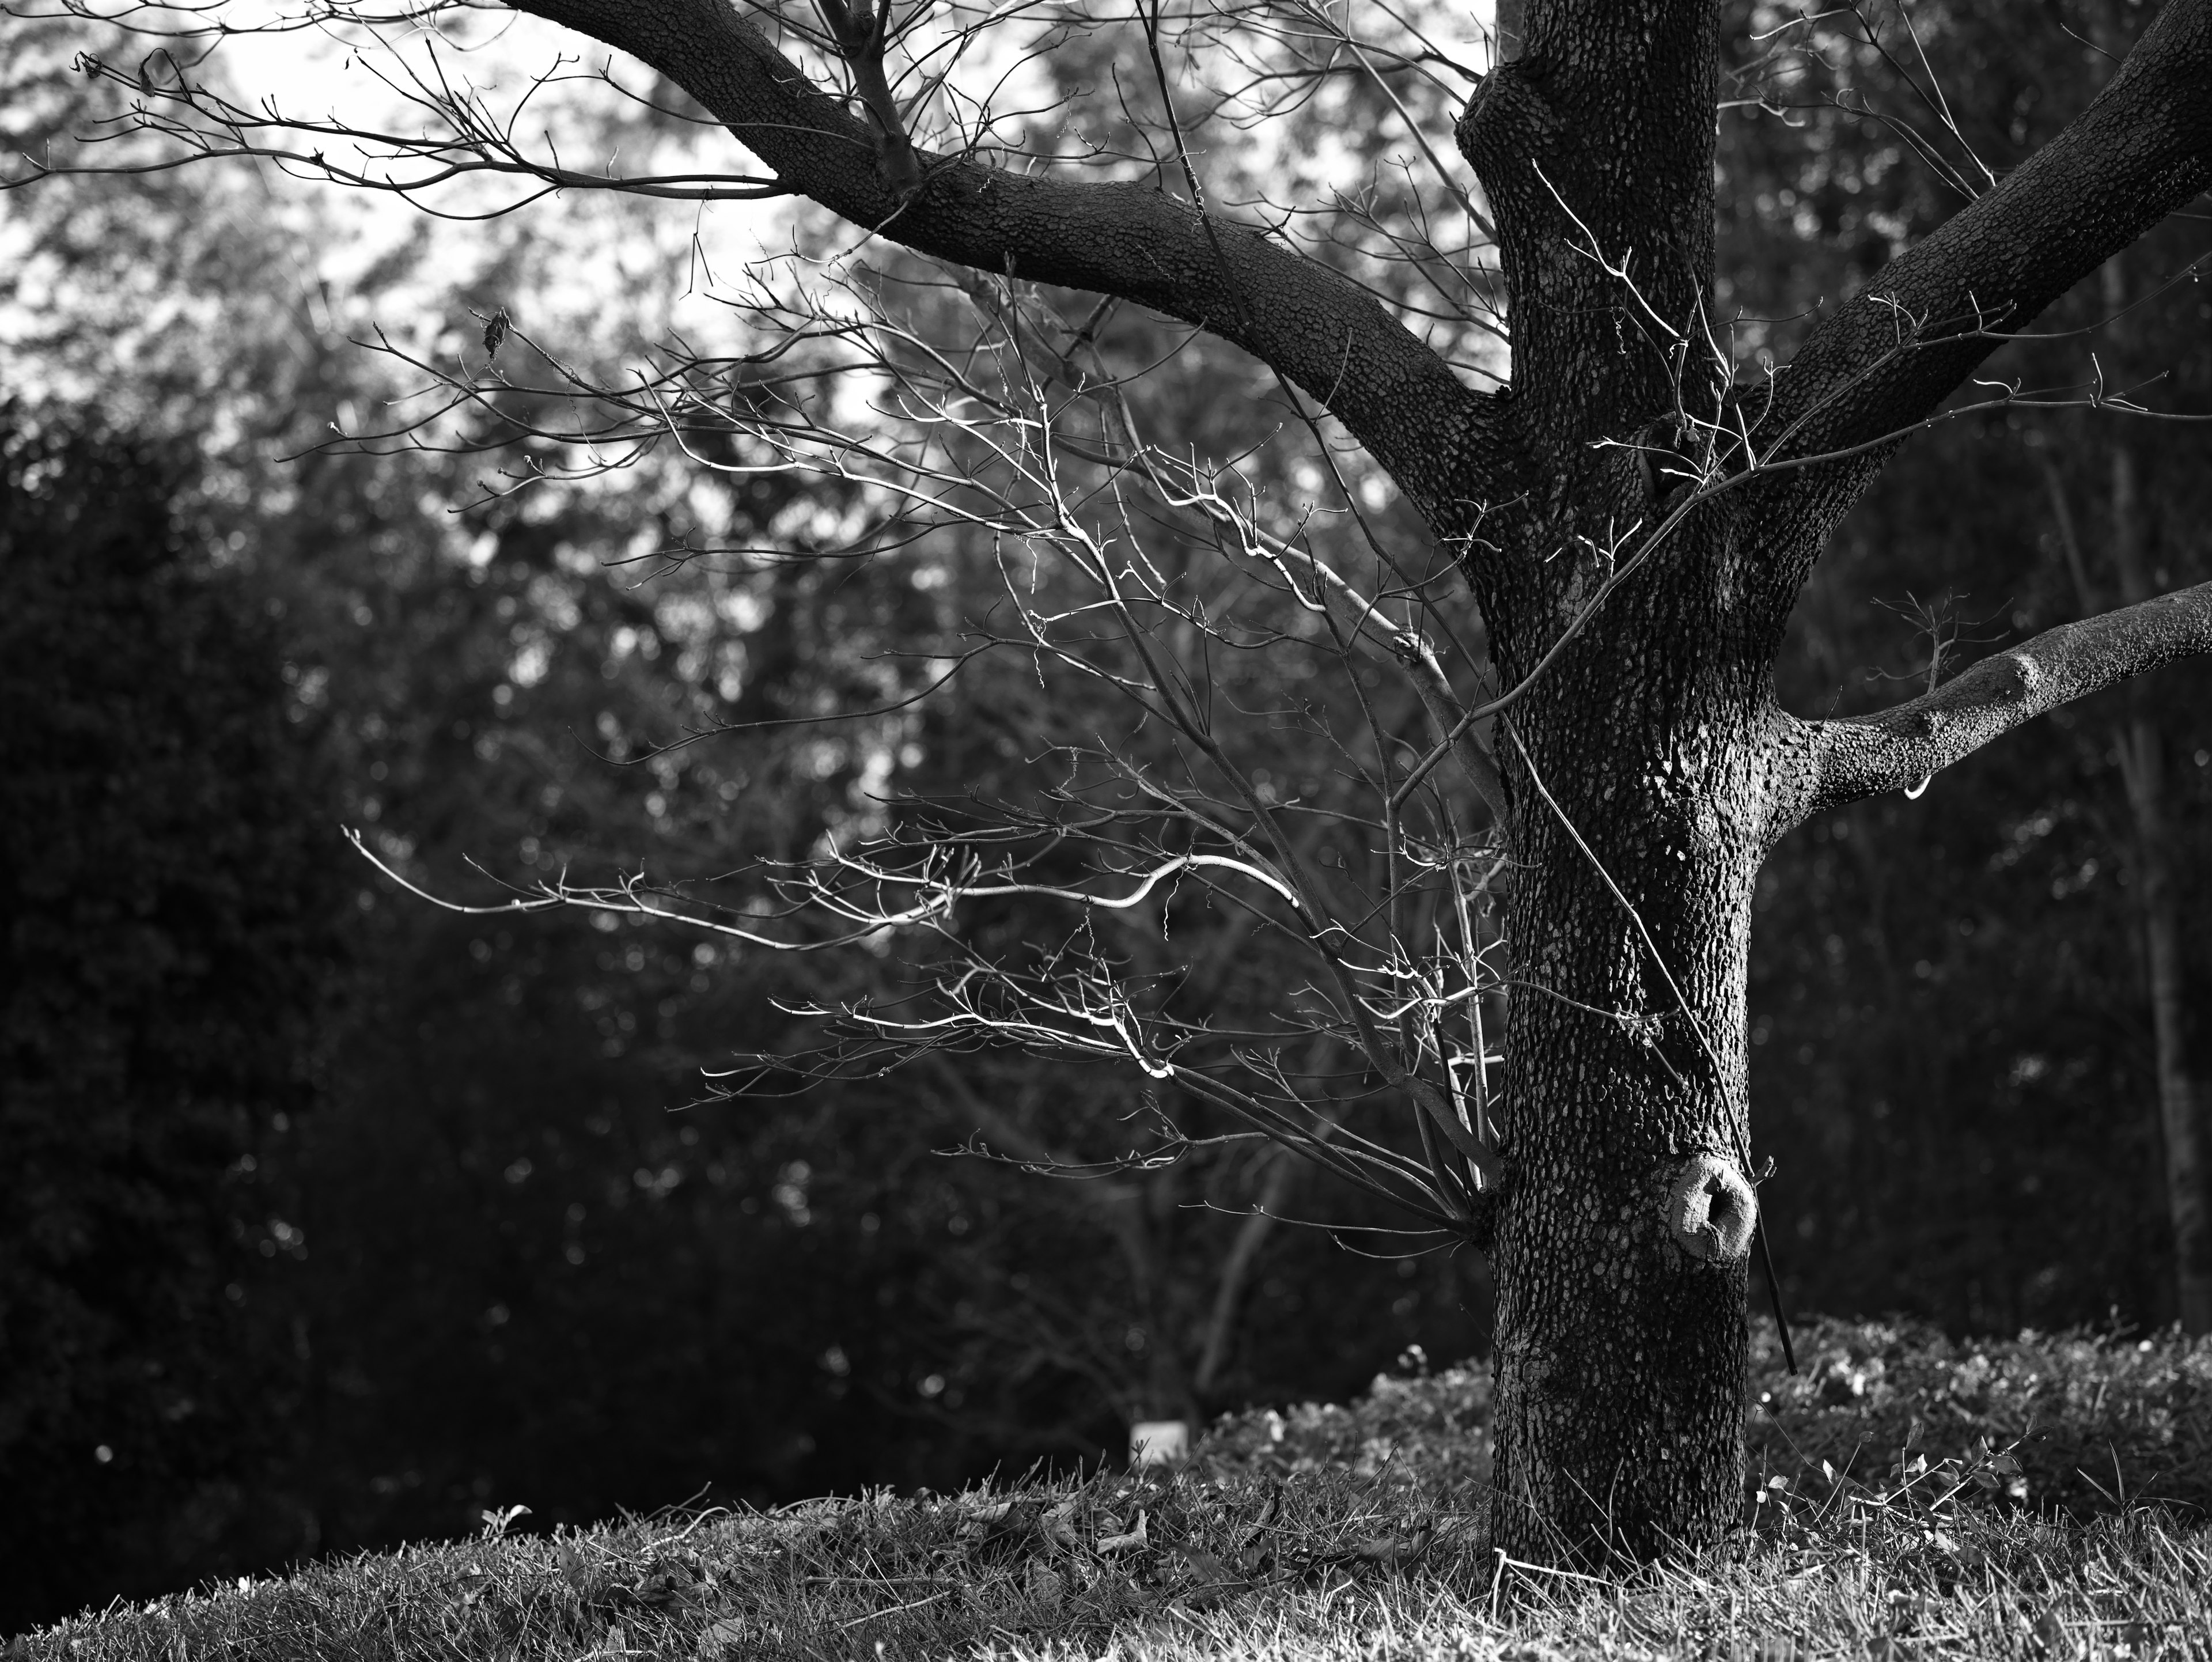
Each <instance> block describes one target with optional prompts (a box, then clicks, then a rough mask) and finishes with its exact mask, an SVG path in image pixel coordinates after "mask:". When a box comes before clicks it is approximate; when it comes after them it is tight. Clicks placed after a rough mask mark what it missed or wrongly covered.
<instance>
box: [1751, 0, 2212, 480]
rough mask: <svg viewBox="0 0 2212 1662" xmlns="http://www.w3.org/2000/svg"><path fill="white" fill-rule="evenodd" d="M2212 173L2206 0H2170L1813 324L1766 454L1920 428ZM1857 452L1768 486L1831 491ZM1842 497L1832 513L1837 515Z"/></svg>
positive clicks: (1774, 410)
mask: <svg viewBox="0 0 2212 1662" xmlns="http://www.w3.org/2000/svg"><path fill="white" fill-rule="evenodd" d="M2208 180H2212V0H2169V3H2168V4H2167V6H2166V9H2165V10H2164V11H2163V12H2161V13H2160V15H2159V16H2158V19H2157V21H2154V23H2153V24H2152V25H2151V27H2150V28H2149V29H2148V31H2147V32H2146V33H2144V35H2143V37H2142V40H2141V41H2140V42H2138V43H2137V45H2136V49H2135V50H2134V51H2133V52H2130V53H2129V55H2128V58H2127V61H2126V62H2125V63H2124V64H2122V65H2121V66H2120V69H2119V72H2118V74H2117V75H2115V76H2113V77H2112V81H2111V82H2110V83H2109V84H2108V85H2107V86H2106V88H2105V90H2104V91H2103V92H2102V93H2100V94H2099V95H2098V96H2097V98H2096V100H2095V101H2093V103H2092V104H2091V105H2090V106H2089V107H2088V108H2087V109H2086V110H2084V111H2083V112H2082V113H2081V114H2080V115H2079V116H2077V117H2076V118H2075V119H2074V120H2073V121H2071V122H2070V123H2069V124H2068V125H2067V126H2066V128H2065V130H2064V131H2062V132H2061V133H2060V134H2059V135H2058V137H2056V138H2054V139H2053V140H2051V143H2048V144H2046V145H2045V146H2044V147H2043V149H2040V150H2039V151H2037V152H2036V154H2035V155H2033V156H2032V157H2030V158H2029V159H2028V161H2027V162H2026V163H2025V164H2024V165H2022V166H2021V167H2019V168H2018V169H2016V170H2015V172H2014V173H2012V174H2010V175H2009V176H2008V177H2007V178H2006V179H2005V180H2004V181H2003V182H2002V184H2000V185H1998V186H1996V187H1995V188H1994V189H1992V190H1990V192H1987V193H1986V194H1985V195H1984V196H1982V197H1981V198H1978V200H1977V201H1975V202H1974V203H1973V204H1972V205H1970V206H1968V207H1966V208H1965V209H1963V210H1960V212H1959V213H1957V214H1956V215H1954V216H1953V217H1952V218H1951V219H1950V220H1949V221H1948V222H1946V223H1945V224H1944V225H1943V226H1942V228H1941V229H1939V230H1937V231H1936V232H1935V233H1934V234H1931V235H1929V237H1927V238H1926V239H1925V240H1923V241H1921V242H1919V243H1918V244H1917V245H1916V246H1915V247H1912V248H1911V249H1910V250H1908V251H1907V252H1906V253H1903V254H1901V255H1899V257H1898V258H1897V259H1894V260H1893V261H1891V262H1890V264H1889V265H1887V267H1886V268H1884V269H1883V271H1881V274H1880V275H1879V276H1877V277H1875V279H1874V280H1873V282H1871V283H1869V284H1868V285H1867V287H1866V289H1864V290H1863V292H1862V293H1861V294H1859V295H1857V297H1856V298H1854V299H1853V300H1852V301H1850V302H1849V303H1848V304H1847V305H1845V306H1844V307H1842V308H1841V309H1840V310H1839V311H1838V312H1837V313H1836V314H1835V315H1834V316H1833V317H1832V318H1830V319H1829V320H1827V321H1826V323H1824V324H1822V325H1821V326H1820V327H1819V328H1818V329H1817V330H1815V331H1814V333H1813V335H1812V337H1811V338H1810V339H1808V341H1807V342H1806V343H1805V344H1804V346H1803V348H1802V350H1800V351H1799V352H1798V353H1797V356H1796V358H1795V359H1794V360H1793V361H1792V362H1790V366H1789V367H1788V368H1787V369H1785V370H1784V371H1783V372H1782V373H1781V374H1778V375H1777V376H1776V377H1775V379H1774V380H1773V382H1772V387H1771V398H1770V394H1769V393H1766V392H1765V391H1763V390H1761V391H1753V392H1748V393H1746V394H1745V395H1744V396H1745V399H1746V401H1747V406H1748V408H1747V414H1748V415H1749V416H1750V417H1752V419H1753V421H1754V422H1755V423H1756V425H1755V426H1754V427H1753V432H1752V444H1753V448H1754V450H1756V451H1757V452H1759V455H1760V459H1761V460H1771V461H1777V462H1780V461H1786V460H1790V459H1792V458H1795V457H1807V456H1821V455H1827V454H1832V453H1835V452H1849V451H1850V450H1852V449H1853V448H1854V447H1859V446H1865V445H1869V444H1873V443H1875V442H1876V441H1880V440H1881V439H1882V438H1883V437H1885V436H1886V435H1890V434H1893V433H1897V432H1899V431H1900V430H1902V429H1906V428H1909V427H1911V426H1912V425H1913V424H1914V423H1917V422H1918V421H1920V420H1921V419H1922V418H1923V417H1926V416H1927V415H1929V413H1930V412H1932V411H1934V410H1935V409H1936V406H1937V405H1940V404H1941V403H1942V401H1943V399H1945V398H1946V397H1948V395H1949V394H1950V393H1951V392H1952V390H1953V389H1954V388H1955V387H1958V386H1959V385H1960V382H1962V381H1963V380H1966V377H1967V376H1969V375H1970V374H1972V373H1973V370H1974V368H1975V366H1976V365H1978V363H1980V362H1982V360H1983V359H1984V358H1985V357H1987V356H1989V355H1990V352H1992V351H1994V350H1996V347H1997V346H1998V345H1999V344H2001V343H2002V340H2003V339H2004V338H2005V337H2007V336H2008V335H2011V334H2015V333H2017V332H2020V331H2021V330H2022V329H2025V328H2026V327H2027V325H2028V324H2029V323H2030V322H2032V321H2033V320H2034V319H2035V317H2036V316H2037V314H2039V313H2040V312H2042V311H2043V309H2044V308H2045V307H2047V306H2049V305H2050V304H2051V302H2052V301H2055V300H2057V298H2058V297H2059V296H2060V295H2063V293H2065V292H2066V290H2067V289H2069V288H2071V287H2072V286H2073V285H2074V284H2075V283H2077V282H2079V281H2080V280H2081V278H2082V277H2087V275H2088V274H2089V273H2090V272H2092V271H2095V270H2096V269H2097V267H2098V266H2100V265H2102V264H2103V263H2104V262H2105V261H2106V259H2110V258H2111V257H2112V255H2113V254H2115V253H2118V252H2119V251H2120V250H2121V249H2123V248H2124V247H2127V246H2128V245H2129V244H2130V243H2131V242H2133V241H2134V240H2136V238H2137V237H2139V236H2141V235H2142V234H2143V233H2144V232H2145V231H2147V230H2148V229H2150V228H2151V227H2153V226H2154V225H2155V224H2157V223H2158V222H2159V221H2160V220H2161V219H2162V218H2164V217H2165V216H2166V215H2167V214H2169V213H2171V212H2172V210H2175V209H2176V208H2179V207H2180V206H2181V205H2182V204H2184V203H2185V202H2187V201H2188V200H2189V199H2190V198H2191V197H2193V196H2195V195H2196V194H2197V192H2199V191H2201V190H2203V188H2204V187H2205V185H2206V183H2207V182H2208ZM1838 467H1839V468H1841V469H1844V470H1845V471H1846V472H1850V473H1851V474H1853V475H1854V476H1855V477H1857V478H1859V479H1860V480H1862V481H1863V479H1864V478H1867V477H1869V476H1870V475H1869V469H1868V468H1867V467H1866V466H1865V465H1864V463H1863V460H1857V459H1854V460H1850V461H1845V462H1841V463H1838V464H1837V466H1836V467H1830V466H1815V467H1813V468H1810V469H1807V470H1803V471H1802V472H1796V473H1794V474H1793V473H1784V474H1782V475H1779V476H1778V477H1777V478H1776V480H1775V481H1774V482H1773V483H1772V484H1770V485H1768V486H1767V487H1765V489H1766V490H1769V491H1779V492H1784V493H1791V495H1792V496H1793V497H1794V498H1795V499H1796V500H1802V493H1807V492H1811V493H1816V494H1831V493H1833V492H1834V490H1835V488H1836V482H1835V478H1833V475H1834V474H1835V473H1836V472H1837V468H1838ZM1840 508H1841V504H1840V503H1839V504H1838V505H1837V511H1838V512H1840Z"/></svg>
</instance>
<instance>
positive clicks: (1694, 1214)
mask: <svg viewBox="0 0 2212 1662" xmlns="http://www.w3.org/2000/svg"><path fill="white" fill-rule="evenodd" d="M1696 552H1697V551H1696V549H1695V548H1694V545H1693V547H1692V549H1691V550H1686V551H1684V552H1683V554H1682V556H1681V557H1680V558H1679V559H1678V560H1677V561H1675V562H1673V563H1670V564H1669V565H1668V569H1667V570H1666V571H1665V573H1664V574H1663V575H1657V574H1655V575H1653V576H1651V577H1650V578H1649V579H1648V580H1643V579H1639V580H1635V581H1632V584H1630V585H1626V586H1624V587H1623V588H1622V589H1621V590H1620V591H1619V592H1617V594H1616V595H1615V596H1614V598H1613V600H1612V601H1611V602H1609V606H1618V607H1620V612H1619V613H1618V614H1617V615H1615V616H1614V617H1613V620H1612V621H1613V632H1612V633H1611V634H1610V635H1609V636H1608V638H1607V644H1606V647H1605V648H1604V649H1603V650H1598V649H1595V648H1593V649H1590V650H1588V651H1585V652H1583V653H1580V654H1571V655H1570V657H1569V658H1567V659H1563V660H1561V661H1559V662H1558V663H1557V664H1556V665H1555V666H1554V667H1553V670H1552V671H1551V672H1550V673H1549V674H1548V675H1547V679H1546V681H1545V682H1543V683H1541V684H1540V690H1539V691H1538V692H1537V693H1536V694H1535V695H1534V697H1532V699H1531V700H1530V701H1529V702H1528V703H1526V704H1524V705H1523V706H1522V707H1521V708H1519V709H1516V710H1515V711H1514V712H1513V713H1512V714H1511V715H1509V716H1508V717H1506V718H1504V721H1502V722H1501V725H1500V728H1499V734H1498V751H1499V752H1500V756H1499V759H1500V762H1501V764H1502V765H1503V768H1504V772H1505V775H1506V777H1507V778H1508V780H1509V782H1510V787H1511V789H1512V792H1513V796H1514V805H1513V807H1514V812H1513V824H1514V832H1513V843H1512V848H1511V853H1512V860H1513V865H1512V870H1513V872H1514V874H1515V886H1514V888H1513V890H1512V892H1511V898H1510V907H1509V911H1510V924H1509V938H1510V941H1512V943H1513V951H1514V954H1515V962H1514V969H1513V974H1514V979H1515V995H1514V997H1513V999H1512V1001H1511V1003H1510V1015H1509V1019H1508V1028H1507V1038H1506V1044H1505V1056H1506V1064H1505V1080H1504V1091H1503V1092H1502V1093H1501V1099H1500V1108H1501V1121H1502V1123H1501V1125H1500V1127H1499V1131H1500V1135H1501V1142H1502V1147H1503V1149H1504V1153H1505V1154H1506V1155H1507V1157H1508V1158H1509V1160H1510V1161H1511V1162H1512V1166H1513V1172H1514V1176H1513V1179H1512V1182H1511V1184H1510V1187H1509V1188H1508V1190H1507V1192H1506V1196H1505V1200H1504V1206H1503V1208H1502V1210H1501V1213H1500V1215H1499V1218H1498V1233H1497V1237H1496V1240H1495V1243H1494V1247H1493V1255H1492V1263H1493V1267H1494V1269H1495V1273H1496V1276H1497V1282H1498V1316H1497V1322H1498V1326H1497V1348H1496V1358H1497V1399H1496V1401H1497V1408H1496V1416H1495V1436H1496V1441H1497V1464H1496V1475H1495V1478H1494V1482H1495V1485H1496V1489H1495V1497H1494V1501H1493V1513H1492V1528H1493V1531H1494V1536H1493V1538H1494V1540H1495V1543H1496V1544H1497V1545H1498V1546H1499V1547H1501V1548H1503V1549H1505V1550H1506V1551H1507V1552H1508V1553H1510V1554H1511V1555H1514V1556H1516V1557H1536V1558H1540V1559H1544V1560H1547V1561H1556V1560H1557V1559H1559V1557H1560V1556H1562V1555H1568V1556H1581V1557H1584V1558H1595V1557H1601V1556H1611V1555H1625V1556H1627V1557H1631V1558H1634V1559H1644V1558H1649V1557H1651V1556H1654V1555H1657V1554H1660V1553H1662V1552H1663V1551H1665V1550H1666V1549H1668V1547H1669V1546H1670V1545H1674V1544H1680V1543H1694V1542H1705V1541H1711V1539H1713V1538H1714V1537H1716V1536H1717V1533H1718V1532H1719V1531H1721V1530H1722V1529H1723V1527H1725V1525H1727V1523H1728V1521H1729V1519H1730V1518H1731V1516H1732V1515H1733V1513H1734V1512H1735V1508H1736V1507H1737V1505H1738V1502H1739V1499H1740V1495H1741V1473H1742V1432H1743V1375H1744V1366H1745V1350H1746V1342H1745V1325H1744V1324H1745V1313H1746V1312H1745V1302H1746V1282H1747V1275H1746V1263H1747V1251H1748V1248H1749V1245H1750V1233H1751V1226H1752V1223H1753V1218H1754V1217H1755V1212H1756V1206H1755V1202H1754V1201H1753V1195H1752V1190H1751V1188H1750V1185H1749V1184H1748V1183H1747V1181H1746V1179H1747V1176H1748V1166H1749V1158H1748V1127H1749V1121H1748V1113H1747V1092H1746V1076H1747V1062H1746V1056H1747V1051H1746V1032H1745V1000H1746V979H1747V953H1748V944H1749V934H1750V918H1751V902H1752V895H1753V885H1754V881H1755V880H1756V877H1757V874H1758V870H1759V861H1760V859H1761V857H1762V856H1763V855H1764V853H1765V845H1766V837H1767V826H1768V824H1769V812H1768V804H1767V801H1766V800H1765V788H1764V785H1763V783H1762V782H1763V780H1764V778H1765V775H1766V770H1765V767H1764V766H1763V765H1762V764H1761V760H1760V758H1762V756H1763V755H1764V754H1765V752H1766V751H1767V749H1768V747H1769V746H1771V736H1770V734H1769V732H1768V729H1767V721H1766V715H1765V712H1766V711H1767V710H1768V709H1769V708H1770V705H1769V703H1768V702H1767V699H1766V697H1765V692H1764V690H1763V688H1760V687H1759V686H1758V685H1757V684H1756V683H1757V678H1755V677H1747V675H1746V674H1745V673H1744V672H1743V665H1742V661H1741V656H1740V654H1737V653H1735V652H1734V651H1732V650H1731V649H1730V648H1729V642H1730V640H1731V639H1732V638H1733V636H1732V631H1729V630H1727V629H1726V628H1724V627H1718V626H1717V625H1716V621H1715V619H1714V618H1712V617H1711V610H1712V606H1713V594H1714V585H1713V584H1712V583H1711V582H1710V581H1706V579H1707V578H1708V577H1709V576H1710V575H1711V574H1712V573H1713V572H1714V571H1715V570H1717V569H1718V562H1720V561H1721V560H1723V559H1724V558H1725V551H1723V549H1721V548H1719V547H1711V548H1709V549H1708V550H1707V551H1706V553H1707V555H1708V557H1705V558H1699V557H1695V556H1696ZM1561 563H1562V564H1564V563H1565V562H1561ZM1569 586H1570V587H1572V584H1571V581H1570V585H1569ZM1493 615H1495V613H1493ZM1535 638H1536V639H1537V640H1539V641H1541V640H1544V639H1546V638H1547V637H1546V636H1543V635H1541V634H1538V635H1537V636H1535ZM1686 642H1703V643H1705V645H1702V646H1700V647H1699V648H1698V649H1696V650H1694V651H1685V650H1684V649H1683V648H1684V646H1685V643H1686ZM1639 643H1642V645H1641V647H1639ZM1502 644H1505V645H1507V646H1508V648H1509V655H1510V642H1505V643H1502ZM1662 647H1664V648H1665V649H1664V650H1662V649H1661V648H1662ZM1512 673H1513V671H1512V670H1511V669H1510V668H1509V670H1508V679H1510V677H1511V675H1512Z"/></svg>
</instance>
